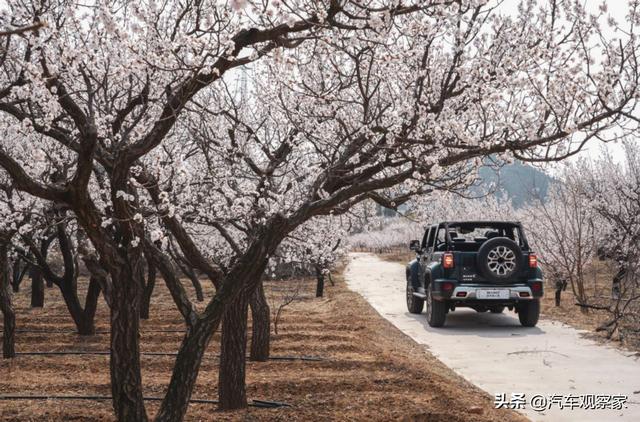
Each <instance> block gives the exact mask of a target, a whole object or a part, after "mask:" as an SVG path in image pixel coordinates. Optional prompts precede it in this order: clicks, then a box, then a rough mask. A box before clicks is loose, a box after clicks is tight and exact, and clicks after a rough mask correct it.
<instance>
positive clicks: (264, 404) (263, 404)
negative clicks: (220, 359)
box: [0, 394, 291, 409]
mask: <svg viewBox="0 0 640 422" xmlns="http://www.w3.org/2000/svg"><path fill="white" fill-rule="evenodd" d="M111 399H112V397H111V396H49V395H28V396H26V395H25V396H23V395H11V394H3V395H0V400H96V401H102V400H109V401H110V400H111ZM143 400H147V401H162V400H163V398H162V397H143ZM189 403H200V404H218V400H207V399H190V400H189ZM248 405H249V406H251V407H260V408H266V409H273V408H278V407H291V405H290V404H288V403H283V402H279V401H267V400H252V401H251V402H250V403H249V404H248Z"/></svg>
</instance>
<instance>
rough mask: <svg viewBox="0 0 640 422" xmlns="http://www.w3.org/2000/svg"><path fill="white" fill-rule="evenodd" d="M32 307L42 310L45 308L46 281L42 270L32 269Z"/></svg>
mask: <svg viewBox="0 0 640 422" xmlns="http://www.w3.org/2000/svg"><path fill="white" fill-rule="evenodd" d="M30 275H31V307H32V308H42V307H43V306H44V280H43V277H42V271H40V268H37V267H35V266H34V267H32V268H31V274H30Z"/></svg>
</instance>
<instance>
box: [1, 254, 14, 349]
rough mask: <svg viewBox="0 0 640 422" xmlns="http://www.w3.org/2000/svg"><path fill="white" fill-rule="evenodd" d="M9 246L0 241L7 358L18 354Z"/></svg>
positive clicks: (3, 335)
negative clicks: (10, 285) (10, 289)
mask: <svg viewBox="0 0 640 422" xmlns="http://www.w3.org/2000/svg"><path fill="white" fill-rule="evenodd" d="M7 254H8V246H7V244H6V243H5V242H0V310H1V311H2V316H3V320H4V329H3V333H2V357H3V358H5V359H8V358H13V357H15V356H16V347H15V332H16V314H15V311H14V310H13V305H12V304H11V292H10V291H9V284H10V283H9V277H10V276H9V259H8V257H7Z"/></svg>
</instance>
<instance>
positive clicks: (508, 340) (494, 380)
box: [346, 253, 640, 422]
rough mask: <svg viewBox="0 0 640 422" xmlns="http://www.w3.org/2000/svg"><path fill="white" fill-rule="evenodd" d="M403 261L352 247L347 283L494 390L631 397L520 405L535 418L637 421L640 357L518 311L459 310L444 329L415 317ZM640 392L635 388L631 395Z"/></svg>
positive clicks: (449, 362) (445, 358)
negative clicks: (617, 404)
mask: <svg viewBox="0 0 640 422" xmlns="http://www.w3.org/2000/svg"><path fill="white" fill-rule="evenodd" d="M404 274H405V270H404V266H403V265H400V264H396V263H390V262H386V261H383V260H381V259H379V258H378V257H376V256H375V255H371V254H365V253H353V254H351V256H350V262H349V265H348V267H347V270H346V280H347V284H348V285H349V287H350V288H351V289H352V290H354V291H356V292H358V293H360V294H361V295H362V296H363V297H364V298H365V299H366V300H367V301H368V302H369V303H370V304H371V305H372V306H373V307H374V308H375V309H376V310H377V311H378V312H379V313H380V315H382V316H383V317H384V318H386V319H387V320H389V321H390V322H391V323H392V324H393V325H395V326H396V327H398V328H399V329H400V330H401V331H402V332H404V333H405V334H406V335H408V336H409V337H411V338H412V339H414V340H415V341H416V342H418V343H419V344H423V345H425V346H427V347H428V348H429V350H430V351H431V353H433V354H434V355H435V356H436V357H437V358H438V359H440V360H441V361H442V362H444V363H445V364H446V365H447V366H449V367H450V368H452V369H453V370H454V371H456V372H457V373H458V374H460V375H461V376H463V377H464V378H466V379H467V380H469V381H470V382H472V383H473V384H475V385H477V386H478V387H480V388H482V389H483V390H485V391H487V392H488V393H489V394H491V395H492V396H493V395H495V394H499V393H505V394H506V397H507V400H509V399H510V397H511V393H524V394H525V395H526V397H527V402H528V401H529V399H530V398H531V397H533V396H534V395H536V394H542V395H545V396H548V395H554V394H564V395H577V396H579V395H584V394H599V395H602V394H609V395H616V394H617V395H620V394H622V395H626V396H628V401H627V408H623V409H622V410H580V409H577V410H576V409H574V410H567V409H566V408H565V409H564V410H560V409H558V406H557V405H554V406H553V407H552V409H551V410H545V411H543V412H538V411H535V410H533V409H531V406H530V405H529V403H527V405H526V408H525V409H524V410H522V412H524V413H525V414H526V415H527V416H528V417H529V418H531V419H532V420H534V421H538V420H540V421H542V420H544V421H554V422H555V421H640V359H638V357H637V356H636V357H629V356H628V355H631V353H629V352H622V351H619V350H616V349H614V348H611V347H607V346H603V345H600V344H597V343H596V342H594V341H591V340H587V339H584V338H582V337H581V335H580V331H578V330H575V329H573V328H571V327H568V326H566V325H563V324H560V323H557V322H554V321H549V320H541V321H540V323H539V324H538V326H537V327H535V328H525V327H522V326H521V325H520V322H519V321H518V317H517V315H516V314H514V313H512V312H507V311H506V310H505V313H504V314H498V315H495V314H491V313H482V314H479V313H477V312H475V311H473V310H468V309H458V310H456V311H455V312H453V313H449V314H448V315H447V322H446V324H445V326H444V327H443V328H431V327H429V326H428V325H427V322H426V317H425V315H424V313H423V314H422V315H413V314H410V313H408V312H407V307H406V304H405V296H404V295H405V283H406V282H405V275H404ZM634 392H635V393H634Z"/></svg>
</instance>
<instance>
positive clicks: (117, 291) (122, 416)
mask: <svg viewBox="0 0 640 422" xmlns="http://www.w3.org/2000/svg"><path fill="white" fill-rule="evenodd" d="M131 264H132V262H131V260H129V259H127V261H126V264H125V265H124V268H121V269H120V270H119V271H116V270H115V268H112V270H113V272H112V274H111V277H112V279H113V280H118V282H117V283H115V282H114V283H113V291H112V301H113V306H112V307H111V344H110V352H111V360H110V369H111V395H112V397H113V408H114V411H115V414H116V418H117V420H118V421H121V422H125V421H127V422H128V421H136V422H139V421H141V422H144V421H146V420H147V414H146V410H145V407H144V400H143V395H142V376H141V372H140V298H141V296H142V290H143V287H142V280H140V277H139V275H140V272H139V271H136V270H135V269H134V268H135V266H132V265H131ZM132 267H133V268H132Z"/></svg>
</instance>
